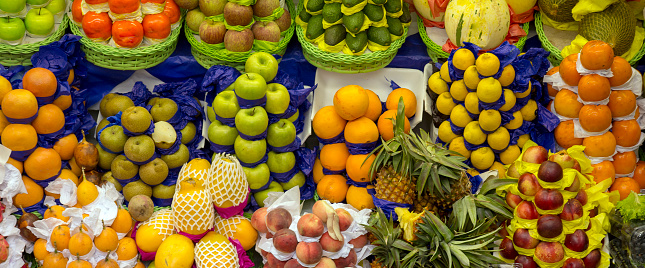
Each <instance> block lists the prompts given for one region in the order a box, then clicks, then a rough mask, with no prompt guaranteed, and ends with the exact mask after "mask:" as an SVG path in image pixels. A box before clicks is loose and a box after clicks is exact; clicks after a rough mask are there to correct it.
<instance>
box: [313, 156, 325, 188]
mask: <svg viewBox="0 0 645 268" xmlns="http://www.w3.org/2000/svg"><path fill="white" fill-rule="evenodd" d="M313 173H314V182H315V183H316V184H318V183H319V182H320V180H322V178H323V176H325V174H323V166H322V164H320V158H316V162H314V169H313Z"/></svg>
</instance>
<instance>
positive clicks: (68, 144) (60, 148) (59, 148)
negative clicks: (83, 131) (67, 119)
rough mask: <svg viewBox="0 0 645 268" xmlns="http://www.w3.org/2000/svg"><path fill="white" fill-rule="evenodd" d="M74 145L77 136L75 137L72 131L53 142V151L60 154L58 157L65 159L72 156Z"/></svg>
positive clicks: (76, 143) (76, 141) (76, 142)
mask: <svg viewBox="0 0 645 268" xmlns="http://www.w3.org/2000/svg"><path fill="white" fill-rule="evenodd" d="M76 145H78V138H76V135H75V134H74V133H72V134H69V135H67V136H65V137H62V138H60V139H58V141H56V143H54V147H53V148H54V151H56V152H57V153H58V154H59V155H60V159H62V160H65V161H67V160H70V159H72V157H74V149H76Z"/></svg>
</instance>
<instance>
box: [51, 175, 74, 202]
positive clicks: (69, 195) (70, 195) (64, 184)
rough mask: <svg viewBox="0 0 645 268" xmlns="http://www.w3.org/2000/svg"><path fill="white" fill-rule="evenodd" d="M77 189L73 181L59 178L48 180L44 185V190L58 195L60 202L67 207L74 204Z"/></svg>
mask: <svg viewBox="0 0 645 268" xmlns="http://www.w3.org/2000/svg"><path fill="white" fill-rule="evenodd" d="M77 189H78V188H77V187H76V184H75V183H74V182H73V181H71V180H66V179H61V178H57V179H55V180H54V181H52V182H50V183H49V185H47V187H45V190H46V191H48V192H50V193H53V194H58V195H60V198H59V200H60V203H61V204H63V205H65V206H68V207H73V206H74V205H76V201H77V200H76V190H77Z"/></svg>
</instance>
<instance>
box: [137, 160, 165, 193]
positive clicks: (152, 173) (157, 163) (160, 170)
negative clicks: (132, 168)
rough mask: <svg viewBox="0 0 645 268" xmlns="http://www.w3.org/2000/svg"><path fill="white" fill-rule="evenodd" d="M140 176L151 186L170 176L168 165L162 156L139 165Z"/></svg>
mask: <svg viewBox="0 0 645 268" xmlns="http://www.w3.org/2000/svg"><path fill="white" fill-rule="evenodd" d="M139 177H140V178H141V180H142V181H143V182H145V183H146V184H148V185H150V186H155V185H157V184H160V183H161V182H163V181H164V180H165V179H166V177H168V165H167V164H166V162H164V161H163V160H161V159H160V158H155V159H154V160H152V161H150V162H148V163H147V164H145V165H142V166H141V167H139Z"/></svg>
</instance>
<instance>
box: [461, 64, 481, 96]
mask: <svg viewBox="0 0 645 268" xmlns="http://www.w3.org/2000/svg"><path fill="white" fill-rule="evenodd" d="M479 81H481V78H479V73H478V72H477V67H476V66H475V65H471V66H470V67H468V68H466V71H464V83H465V84H466V87H468V88H470V89H473V90H475V89H477V85H478V84H479Z"/></svg>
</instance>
